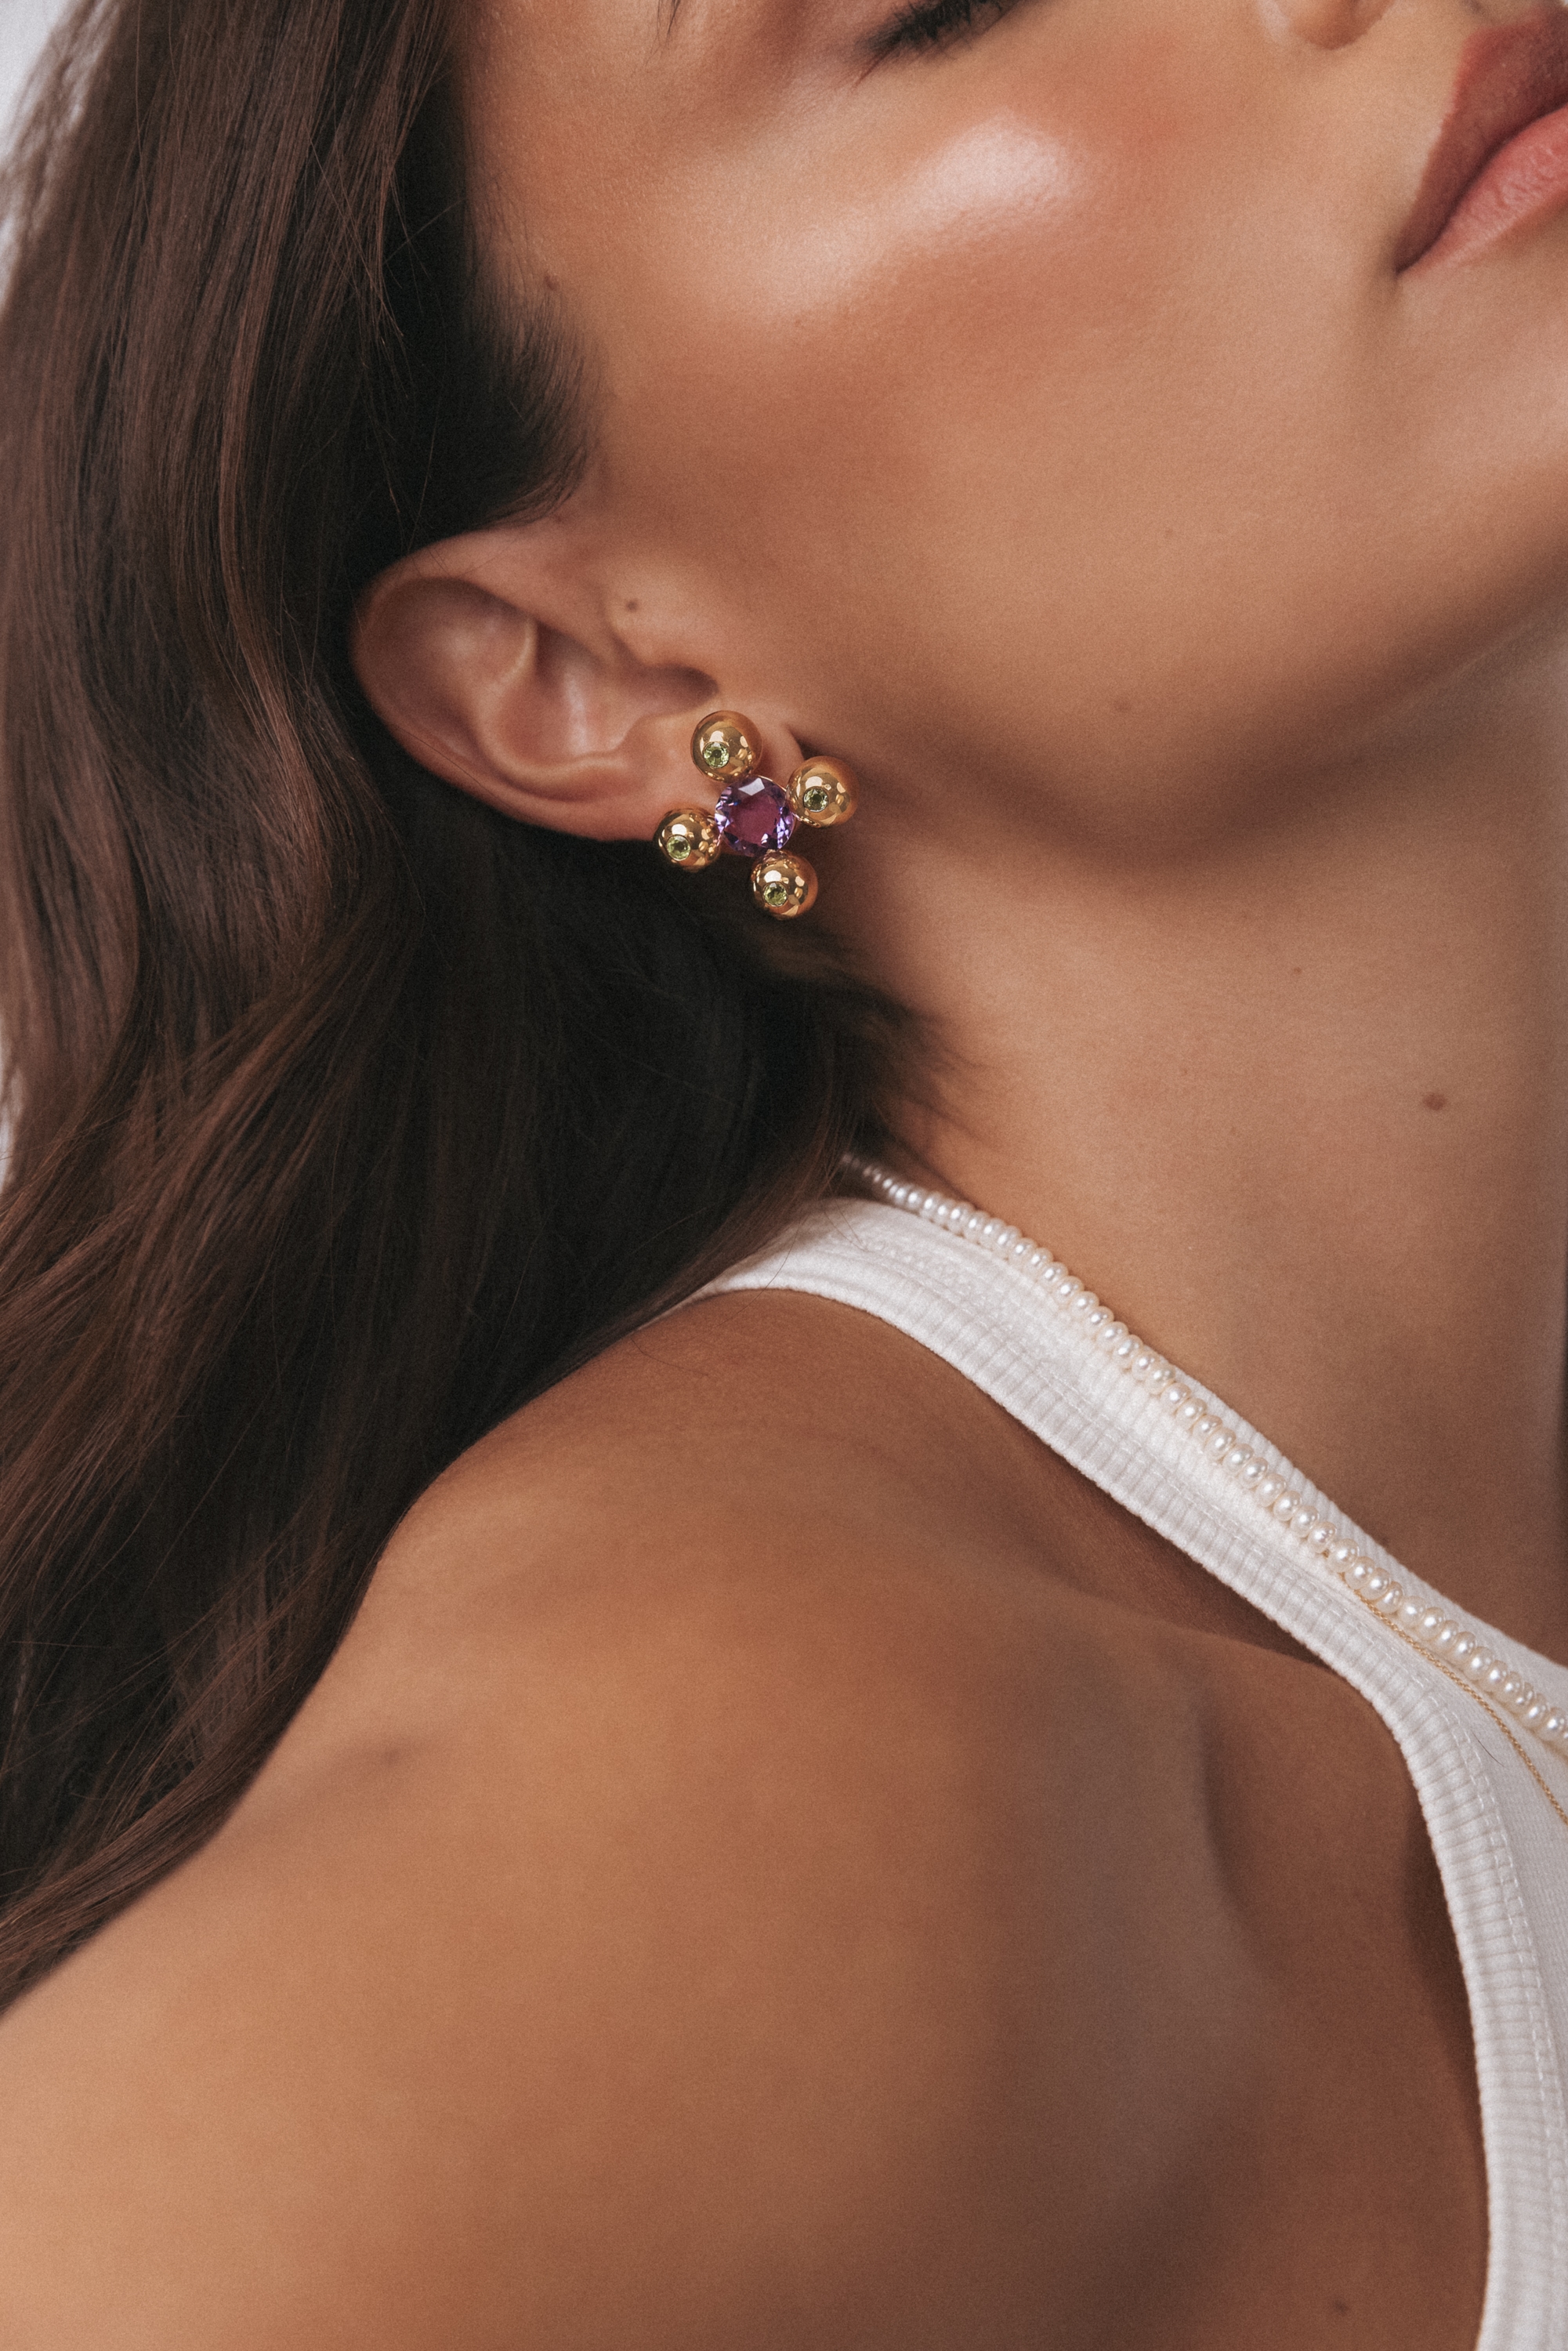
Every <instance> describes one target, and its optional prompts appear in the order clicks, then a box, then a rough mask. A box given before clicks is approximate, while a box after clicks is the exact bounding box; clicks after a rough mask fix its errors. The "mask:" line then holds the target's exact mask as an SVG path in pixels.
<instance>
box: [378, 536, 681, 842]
mask: <svg viewBox="0 0 1568 2351" xmlns="http://www.w3.org/2000/svg"><path fill="white" fill-rule="evenodd" d="M486 536H487V535H486V534H479V535H476V538H475V539H473V540H471V541H465V540H455V541H449V542H447V543H446V544H445V545H444V546H443V547H438V548H434V549H425V550H423V552H422V553H421V554H420V555H417V556H413V557H411V558H410V559H408V560H407V561H406V562H404V563H401V564H398V565H395V566H393V568H392V569H391V570H389V571H387V572H384V573H382V576H381V578H380V579H379V580H375V581H374V582H372V584H371V587H370V589H369V590H367V591H366V593H365V595H364V597H363V598H362V599H361V603H360V606H359V609H358V611H356V614H355V618H354V626H353V632H352V639H351V653H352V658H353V664H354V669H355V673H356V674H357V675H358V677H359V680H360V683H361V686H362V687H363V689H364V692H365V695H366V697H367V699H368V700H369V702H370V704H371V707H372V708H373V709H374V711H375V712H376V715H377V716H378V717H379V718H380V719H381V720H382V724H383V726H386V728H387V730H388V732H389V733H390V734H392V736H393V737H395V738H396V740H397V741H398V742H399V743H401V744H402V747H403V748H404V749H405V750H406V751H408V752H409V753H410V754H411V756H412V757H413V758H415V759H417V760H418V761H419V762H420V764H421V766H422V767H425V768H429V769H430V770H431V771H432V773H433V774H434V775H438V776H441V777H443V778H444V779H445V780H446V781H447V782H448V783H452V784H455V785H457V786H458V787H459V788H460V789H462V790H464V791H468V792H472V793H474V794H475V796H476V798H478V799H483V800H486V801H487V802H488V803H489V804H490V805H491V806H492V807H494V808H498V809H500V810H503V811H504V812H505V813H506V814H507V815H508V816H514V817H517V818H519V819H521V820H523V821H525V822H528V823H530V824H541V825H547V826H549V827H550V828H551V829H552V830H554V831H566V832H576V833H580V834H583V835H585V836H587V837H589V838H591V839H595V840H601V841H615V840H637V839H644V840H646V839H650V838H651V837H652V835H653V830H654V828H655V826H656V825H657V823H658V821H659V820H660V818H661V817H662V816H663V814H664V811H665V810H666V809H667V808H668V807H669V806H670V803H671V800H672V799H674V797H675V796H676V793H677V791H678V790H679V789H681V786H680V785H679V784H678V783H677V782H676V780H675V779H676V778H680V777H681V776H682V774H683V771H684V773H685V776H686V777H689V774H690V767H689V762H688V755H687V746H688V743H689V740H690V735H691V729H692V726H693V724H694V722H695V718H696V717H697V716H700V715H701V713H702V711H703V709H704V708H705V707H706V706H708V705H711V703H712V702H713V701H714V699H715V698H716V696H715V688H714V684H713V681H712V680H711V679H709V678H707V677H706V676H705V675H704V674H702V673H701V672H700V671H698V670H688V669H684V668H678V667H673V666H672V667H660V668H653V667H651V666H649V665H648V664H644V663H643V662H641V661H639V660H637V659H636V657H635V656H634V655H633V654H632V653H630V652H629V651H628V649H627V648H626V647H625V646H624V645H623V644H622V643H620V642H619V641H618V640H617V639H616V638H615V637H614V636H613V635H612V634H611V633H610V632H608V631H606V630H604V629H603V628H602V627H601V625H599V623H598V620H597V616H596V615H595V614H593V613H592V612H591V611H587V612H583V613H576V612H572V613H570V614H569V612H568V611H567V610H566V609H564V607H565V602H566V600H565V599H564V598H562V597H561V596H560V595H559V591H558V592H557V593H555V594H553V595H552V594H551V593H550V592H549V590H550V587H551V583H550V582H549V581H548V580H545V579H543V578H540V579H538V580H536V581H535V582H533V583H532V584H533V585H535V586H536V588H538V590H540V591H541V592H540V593H538V594H536V595H535V596H534V597H533V598H531V599H530V598H527V597H526V596H525V595H524V594H522V593H517V594H512V593H508V592H507V590H511V589H517V590H522V589H525V588H526V587H527V586H528V584H529V583H528V581H526V580H521V579H517V580H514V579H508V578H504V577H501V576H498V575H499V573H500V571H501V569H502V567H501V566H499V565H498V564H497V562H496V561H495V560H494V559H493V556H494V549H490V548H489V547H487V546H486ZM497 537H499V534H497ZM465 550H466V559H465ZM476 573H481V574H483V575H484V576H483V577H476V576H475V575H476ZM530 606H532V607H533V608H534V609H530ZM539 608H543V609H539ZM569 618H570V620H572V621H575V622H576V623H577V626H576V627H575V628H573V627H571V626H567V625H562V622H565V621H566V620H568V619H569Z"/></svg>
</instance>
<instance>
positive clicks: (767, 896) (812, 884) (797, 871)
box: [751, 849, 817, 923]
mask: <svg viewBox="0 0 1568 2351" xmlns="http://www.w3.org/2000/svg"><path fill="white" fill-rule="evenodd" d="M751 894H752V896H753V897H754V898H755V899H756V901H757V903H758V905H759V906H760V907H762V908H763V910H764V911H765V912H766V913H768V914H777V915H778V917H779V921H780V922H781V923H788V922H789V921H791V920H792V919H793V918H794V916H795V915H797V914H804V913H805V912H806V909H807V907H808V906H810V905H812V904H814V903H815V900H816V895H817V877H816V875H815V873H813V872H812V871H811V868H810V866H809V865H808V864H807V862H806V861H805V859H804V858H803V857H790V856H789V855H788V854H787V853H786V852H784V851H783V850H781V849H776V850H774V851H773V852H772V854H771V855H770V856H768V857H759V858H758V861H757V862H756V864H755V865H754V866H753V867H752V869H751Z"/></svg>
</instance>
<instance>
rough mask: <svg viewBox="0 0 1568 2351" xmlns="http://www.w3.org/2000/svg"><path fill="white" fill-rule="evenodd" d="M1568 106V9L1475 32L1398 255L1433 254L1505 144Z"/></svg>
mask: <svg viewBox="0 0 1568 2351" xmlns="http://www.w3.org/2000/svg"><path fill="white" fill-rule="evenodd" d="M1563 105H1568V8H1563V6H1561V5H1554V0H1548V5H1545V6H1543V7H1542V8H1541V9H1540V10H1539V11H1537V12H1535V13H1532V14H1531V16H1520V17H1516V18H1515V19H1514V21H1513V22H1512V24H1509V25H1492V26H1488V28H1487V30H1486V31H1485V32H1481V33H1477V34H1475V35H1474V36H1473V37H1472V38H1471V39H1470V41H1469V44H1468V46H1467V47H1466V49H1465V54H1464V56H1463V57H1462V58H1461V59H1460V61H1459V72H1458V80H1457V81H1456V82H1455V84H1454V94H1453V97H1452V98H1451V99H1450V100H1449V102H1448V116H1447V119H1446V120H1445V121H1444V124H1443V127H1442V130H1441V131H1439V132H1438V134H1437V145H1436V146H1435V147H1434V148H1433V150H1432V152H1431V154H1430V155H1429V156H1428V157H1427V169H1426V172H1425V173H1424V175H1423V177H1422V181H1421V186H1420V190H1419V192H1418V193H1417V195H1416V203H1415V206H1414V208H1413V210H1412V212H1411V214H1410V217H1409V219H1408V220H1407V221H1406V224H1405V229H1404V233H1403V235H1401V237H1400V240H1399V247H1398V251H1397V252H1396V255H1395V267H1396V269H1408V268H1409V267H1410V266H1411V264H1412V263H1413V262H1416V261H1419V260H1420V258H1421V256H1422V255H1423V254H1424V253H1428V252H1430V250H1431V248H1432V246H1435V245H1436V244H1437V239H1438V238H1439V237H1440V236H1441V235H1442V234H1443V231H1444V230H1445V228H1447V226H1448V223H1449V221H1450V220H1451V219H1452V218H1453V216H1454V214H1455V212H1456V210H1457V209H1458V204H1459V200H1460V198H1461V197H1462V196H1463V195H1464V193H1465V191H1466V190H1467V189H1468V188H1469V186H1470V185H1471V183H1472V182H1474V181H1475V180H1477V179H1478V178H1479V176H1480V174H1481V172H1484V171H1485V169H1486V167H1487V165H1488V164H1489V163H1490V162H1491V159H1492V157H1493V156H1494V155H1495V154H1496V153H1497V152H1498V150H1499V148H1500V147H1506V146H1507V144H1508V142H1509V141H1510V140H1511V139H1513V138H1515V137H1517V136H1518V134H1519V132H1520V131H1522V130H1524V129H1525V127H1526V125H1527V124H1529V123H1531V122H1537V121H1539V120H1540V119H1541V117H1542V115H1543V114H1553V113H1555V112H1556V110H1557V109H1558V108H1559V107H1560V106H1563Z"/></svg>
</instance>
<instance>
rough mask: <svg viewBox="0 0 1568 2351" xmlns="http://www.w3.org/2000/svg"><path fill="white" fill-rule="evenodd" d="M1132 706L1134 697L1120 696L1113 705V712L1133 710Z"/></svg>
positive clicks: (1128, 695)
mask: <svg viewBox="0 0 1568 2351" xmlns="http://www.w3.org/2000/svg"><path fill="white" fill-rule="evenodd" d="M1132 706H1133V697H1132V695H1130V694H1119V695H1117V696H1116V699H1115V701H1114V702H1113V704H1112V705H1111V707H1112V709H1113V710H1131V708H1132Z"/></svg>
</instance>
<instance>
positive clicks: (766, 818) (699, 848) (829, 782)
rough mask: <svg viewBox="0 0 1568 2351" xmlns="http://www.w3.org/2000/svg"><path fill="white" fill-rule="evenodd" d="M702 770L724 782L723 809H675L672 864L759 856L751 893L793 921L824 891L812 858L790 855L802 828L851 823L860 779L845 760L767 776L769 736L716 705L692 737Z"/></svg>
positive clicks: (669, 838) (667, 825)
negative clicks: (728, 854) (762, 771)
mask: <svg viewBox="0 0 1568 2351" xmlns="http://www.w3.org/2000/svg"><path fill="white" fill-rule="evenodd" d="M692 758H693V761H694V763H695V766H696V767H697V768H698V769H699V771H700V772H701V773H702V774H703V775H705V776H707V777H709V778H712V779H713V781H715V782H716V783H722V784H723V785H724V787H725V789H724V790H723V791H722V792H721V793H720V794H719V799H718V806H717V807H716V809H715V810H714V811H713V813H712V815H711V816H710V815H709V814H708V812H707V810H706V809H700V808H678V809H672V810H670V812H669V814H668V816H666V817H665V819H664V822H663V824H661V825H660V827H659V830H658V831H657V833H656V834H655V836H654V838H655V840H656V841H657V842H658V845H659V847H660V849H661V850H662V851H663V852H664V855H665V856H666V857H667V858H668V859H669V861H670V863H671V864H672V865H678V866H679V867H680V868H681V870H682V871H683V872H687V873H696V872H701V870H702V868H703V867H704V866H705V865H711V864H712V863H713V862H714V860H715V858H716V857H717V855H718V853H719V852H720V850H721V849H727V850H730V851H732V852H734V854H735V855H736V856H737V857H746V858H749V859H750V860H751V861H752V874H751V894H752V896H753V897H754V898H755V899H756V901H757V903H758V905H759V906H760V907H762V909H763V910H764V912H765V913H767V914H774V915H777V917H778V918H779V921H780V922H790V921H792V920H793V919H794V917H795V916H796V915H797V914H805V913H806V911H807V909H808V908H809V907H810V905H811V904H813V903H814V901H815V899H816V895H817V877H816V874H815V873H814V872H813V871H812V869H811V867H810V864H809V863H808V862H807V861H806V859H805V858H803V857H800V856H794V855H791V854H789V841H790V838H791V836H792V835H793V833H794V832H795V831H796V829H797V827H798V826H800V825H802V824H804V825H811V826H815V827H825V826H828V825H835V824H843V823H845V822H847V820H849V819H850V818H851V817H852V816H853V814H854V812H855V779H854V776H853V774H852V771H851V769H850V768H847V767H846V766H845V765H844V763H843V761H842V760H841V759H822V758H816V759H808V760H807V761H806V762H805V764H804V765H803V766H801V767H799V768H796V770H795V772H794V774H793V775H792V776H791V777H790V778H789V783H788V784H787V785H784V786H782V787H780V786H779V785H778V784H776V783H774V782H773V781H772V780H771V779H770V778H768V777H767V776H763V775H759V774H758V768H759V767H760V766H761V763H762V738H761V735H760V732H759V730H758V728H757V727H756V726H754V725H753V724H752V722H751V720H750V719H749V718H743V717H742V716H741V715H740V713H739V712H738V711H737V710H713V711H710V712H709V713H708V716H706V718H705V719H704V720H703V722H702V724H701V725H700V726H698V727H697V729H696V731H695V734H694V735H693V737H692Z"/></svg>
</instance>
